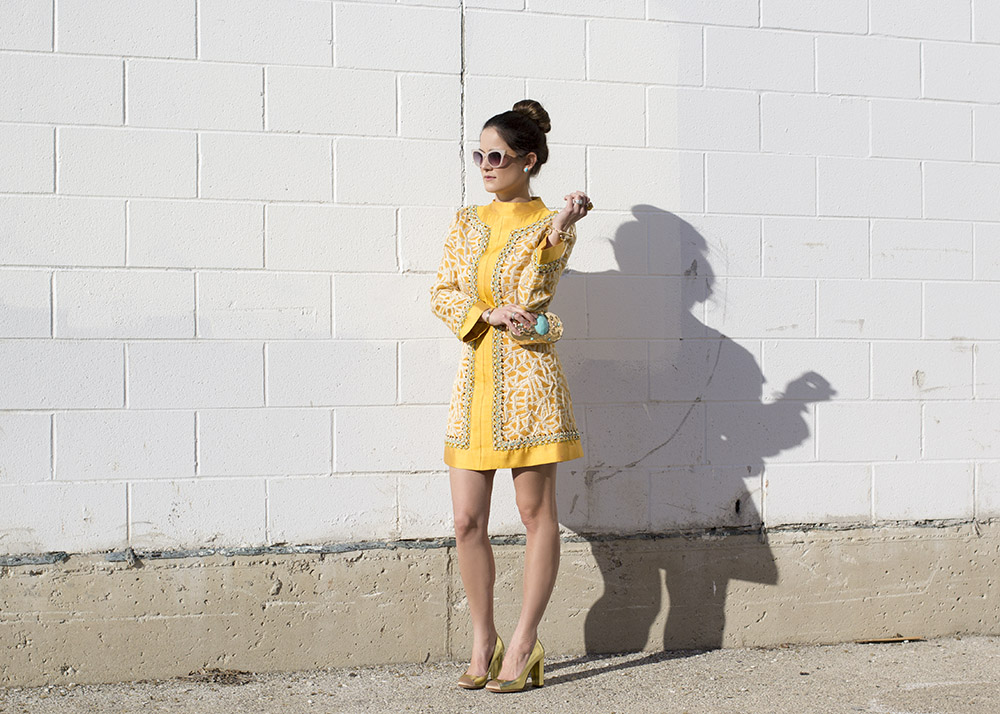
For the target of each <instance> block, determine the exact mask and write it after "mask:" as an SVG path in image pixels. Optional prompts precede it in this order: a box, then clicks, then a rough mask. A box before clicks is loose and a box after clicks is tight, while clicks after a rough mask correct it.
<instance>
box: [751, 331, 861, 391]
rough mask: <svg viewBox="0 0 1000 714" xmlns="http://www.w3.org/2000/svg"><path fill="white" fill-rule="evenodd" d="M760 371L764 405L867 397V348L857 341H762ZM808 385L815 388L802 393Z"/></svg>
mask: <svg viewBox="0 0 1000 714" xmlns="http://www.w3.org/2000/svg"><path fill="white" fill-rule="evenodd" d="M760 369H761V371H762V373H763V376H764V380H765V385H764V387H763V396H764V399H763V401H765V402H771V401H774V400H778V399H781V398H782V397H783V396H787V397H788V398H796V397H797V398H799V399H808V398H809V397H810V396H811V399H809V401H816V402H820V401H828V400H830V399H831V398H834V397H835V398H837V399H852V400H857V399H868V397H869V396H870V394H869V391H870V388H869V386H868V383H869V374H870V372H871V367H870V360H869V358H868V345H867V344H866V343H865V342H862V341H860V340H814V339H811V340H764V341H763V344H762V345H761V359H760ZM816 375H818V377H817V376H816ZM747 379H749V378H747ZM820 380H822V381H820ZM810 383H811V384H814V385H815V386H814V387H813V388H812V389H811V390H809V389H806V390H805V391H802V390H803V388H804V387H807V386H808V385H809V384H810Z"/></svg>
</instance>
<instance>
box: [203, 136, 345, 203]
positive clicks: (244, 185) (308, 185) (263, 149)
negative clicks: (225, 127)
mask: <svg viewBox="0 0 1000 714" xmlns="http://www.w3.org/2000/svg"><path fill="white" fill-rule="evenodd" d="M199 147H200V158H199V181H200V194H199V195H200V196H201V197H204V198H239V199H247V198H249V199H263V200H278V201H281V200H285V201H329V200H331V198H332V196H333V151H332V149H331V144H330V139H327V138H324V137H319V136H293V135H283V134H235V133H203V134H200V135H199Z"/></svg>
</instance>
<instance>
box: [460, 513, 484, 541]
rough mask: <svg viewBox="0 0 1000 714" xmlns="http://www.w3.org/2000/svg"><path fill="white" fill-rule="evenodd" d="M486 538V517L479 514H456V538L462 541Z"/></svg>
mask: <svg viewBox="0 0 1000 714" xmlns="http://www.w3.org/2000/svg"><path fill="white" fill-rule="evenodd" d="M485 537H486V517H485V516H484V515H482V514H479V513H469V512H462V513H456V514H455V538H456V539H458V540H461V541H465V540H478V539H482V538H485Z"/></svg>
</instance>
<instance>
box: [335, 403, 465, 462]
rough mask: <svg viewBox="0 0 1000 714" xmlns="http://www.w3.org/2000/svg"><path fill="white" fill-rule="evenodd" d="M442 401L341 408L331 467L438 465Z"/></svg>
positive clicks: (441, 448)
mask: <svg viewBox="0 0 1000 714" xmlns="http://www.w3.org/2000/svg"><path fill="white" fill-rule="evenodd" d="M447 416H448V407H447V406H437V405H435V406H416V405H410V406H404V407H400V406H390V407H342V408H339V409H337V415H336V420H335V422H336V424H335V427H334V439H335V443H336V447H335V448H336V454H337V456H336V462H335V464H336V470H337V471H403V472H407V473H409V472H411V471H434V470H439V469H441V468H442V463H443V458H444V456H443V455H444V431H445V424H446V422H447Z"/></svg>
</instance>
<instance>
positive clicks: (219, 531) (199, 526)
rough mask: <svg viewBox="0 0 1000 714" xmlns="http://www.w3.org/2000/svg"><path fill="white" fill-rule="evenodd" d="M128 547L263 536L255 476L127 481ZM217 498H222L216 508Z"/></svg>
mask: <svg viewBox="0 0 1000 714" xmlns="http://www.w3.org/2000/svg"><path fill="white" fill-rule="evenodd" d="M129 488H130V489H131V493H130V499H129V520H130V521H131V539H130V542H131V544H132V547H133V548H137V549H138V548H151V549H152V548H155V549H167V548H203V547H205V546H206V545H207V546H209V547H210V546H211V544H214V543H218V542H225V543H227V544H232V545H235V546H241V545H243V546H248V545H259V544H261V543H263V542H265V522H264V518H265V509H266V505H265V504H266V498H265V494H266V486H265V483H264V479H261V478H226V479H211V478H198V479H182V480H177V481H166V480H164V481H145V482H142V481H140V482H138V483H133V484H130V485H129ZM220 504H225V507H224V508H220V507H219V506H220Z"/></svg>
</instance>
